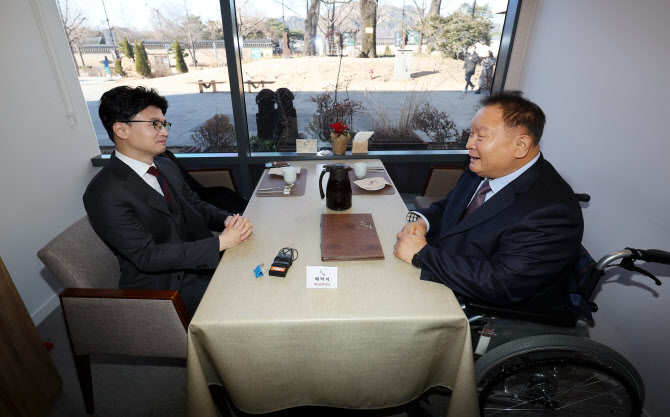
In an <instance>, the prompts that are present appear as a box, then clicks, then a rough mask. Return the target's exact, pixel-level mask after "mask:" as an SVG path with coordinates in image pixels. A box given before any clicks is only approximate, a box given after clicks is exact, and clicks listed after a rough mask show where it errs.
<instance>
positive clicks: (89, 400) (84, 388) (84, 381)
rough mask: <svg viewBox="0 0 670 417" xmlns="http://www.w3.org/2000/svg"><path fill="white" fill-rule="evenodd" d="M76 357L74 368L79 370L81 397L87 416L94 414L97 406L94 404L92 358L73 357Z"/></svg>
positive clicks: (83, 356) (84, 356) (86, 356)
mask: <svg viewBox="0 0 670 417" xmlns="http://www.w3.org/2000/svg"><path fill="white" fill-rule="evenodd" d="M72 356H73V357H74V367H75V368H76V369H77V377H78V378H79V387H80V388H81V395H82V397H84V406H85V407H86V413H87V414H93V412H94V411H95V405H94V404H93V378H92V376H91V357H90V356H88V355H74V354H73V355H72Z"/></svg>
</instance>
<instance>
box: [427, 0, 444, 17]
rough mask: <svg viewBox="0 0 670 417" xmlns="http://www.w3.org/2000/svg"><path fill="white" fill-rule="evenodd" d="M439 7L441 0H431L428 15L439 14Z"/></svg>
mask: <svg viewBox="0 0 670 417" xmlns="http://www.w3.org/2000/svg"><path fill="white" fill-rule="evenodd" d="M440 7H442V0H432V1H431V3H430V10H429V11H428V16H438V15H439V14H440Z"/></svg>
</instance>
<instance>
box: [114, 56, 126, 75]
mask: <svg viewBox="0 0 670 417" xmlns="http://www.w3.org/2000/svg"><path fill="white" fill-rule="evenodd" d="M114 73H115V74H116V75H120V76H124V75H126V73H125V72H123V67H122V66H121V60H120V59H117V60H115V61H114Z"/></svg>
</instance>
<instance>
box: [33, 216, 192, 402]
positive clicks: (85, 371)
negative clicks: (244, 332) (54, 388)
mask: <svg viewBox="0 0 670 417" xmlns="http://www.w3.org/2000/svg"><path fill="white" fill-rule="evenodd" d="M37 256H38V257H39V258H40V259H41V260H42V262H43V263H44V265H46V267H47V268H48V269H49V271H51V273H52V274H53V275H54V276H56V278H57V279H58V280H59V281H60V283H61V285H63V287H64V288H65V290H64V291H63V292H62V293H61V294H60V301H61V306H62V309H63V314H64V316H65V323H66V325H67V330H68V336H69V338H70V344H71V347H72V354H73V356H74V362H75V366H76V368H77V375H78V377H79V385H80V386H81V391H82V395H83V397H84V404H85V406H86V412H87V413H89V414H91V413H93V411H94V403H93V386H92V378H91V365H90V356H91V355H129V356H158V357H170V358H172V357H174V358H186V334H187V333H186V331H187V327H188V323H189V321H190V320H191V318H190V316H189V314H188V312H187V311H186V307H185V306H184V303H183V301H182V299H181V296H180V295H179V293H178V292H177V291H154V290H119V289H117V288H118V284H119V277H120V274H121V273H120V271H119V264H118V261H117V259H116V256H114V254H113V253H112V251H111V250H110V249H109V248H108V247H107V246H106V245H105V244H104V243H103V242H102V240H101V239H100V238H99V237H98V235H97V234H96V233H95V232H94V231H93V229H92V227H91V225H90V223H89V221H88V217H84V218H82V219H80V220H79V221H77V222H76V223H74V224H73V225H71V226H70V227H68V228H67V229H65V230H64V231H63V232H62V233H61V234H60V235H58V236H56V237H55V238H54V239H53V240H52V241H51V242H49V243H48V244H47V245H46V246H45V247H44V248H42V249H41V250H40V251H39V252H38V253H37Z"/></svg>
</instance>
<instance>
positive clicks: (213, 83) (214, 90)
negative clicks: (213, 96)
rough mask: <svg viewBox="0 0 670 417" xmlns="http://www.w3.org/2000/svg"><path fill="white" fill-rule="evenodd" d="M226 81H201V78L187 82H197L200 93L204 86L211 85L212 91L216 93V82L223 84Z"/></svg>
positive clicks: (202, 91)
mask: <svg viewBox="0 0 670 417" xmlns="http://www.w3.org/2000/svg"><path fill="white" fill-rule="evenodd" d="M227 82H228V81H215V80H212V81H203V80H198V81H187V83H188V84H198V88H199V89H200V92H201V93H204V92H205V90H204V89H203V87H204V88H209V87H210V86H211V87H212V93H216V85H217V84H224V83H227Z"/></svg>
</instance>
